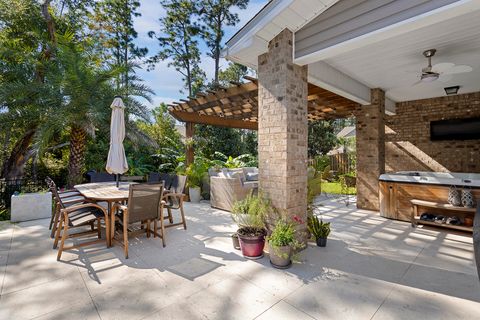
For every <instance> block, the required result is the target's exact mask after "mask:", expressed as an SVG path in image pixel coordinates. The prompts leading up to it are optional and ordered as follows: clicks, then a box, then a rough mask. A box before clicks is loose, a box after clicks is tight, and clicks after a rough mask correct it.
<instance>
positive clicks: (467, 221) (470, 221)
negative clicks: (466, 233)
mask: <svg viewBox="0 0 480 320" xmlns="http://www.w3.org/2000/svg"><path fill="white" fill-rule="evenodd" d="M463 224H464V225H465V226H466V227H471V226H473V218H471V217H466V218H465V219H464V221H463Z"/></svg>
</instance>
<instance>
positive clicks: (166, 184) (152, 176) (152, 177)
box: [147, 172, 172, 192]
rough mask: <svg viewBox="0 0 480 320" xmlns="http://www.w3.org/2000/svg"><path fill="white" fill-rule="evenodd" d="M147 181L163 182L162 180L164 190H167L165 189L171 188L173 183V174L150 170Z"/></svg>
mask: <svg viewBox="0 0 480 320" xmlns="http://www.w3.org/2000/svg"><path fill="white" fill-rule="evenodd" d="M147 181H148V182H149V183H154V182H157V183H161V182H163V190H164V192H165V190H169V189H170V185H171V184H172V175H170V174H168V173H157V172H150V173H149V174H148V179H147Z"/></svg>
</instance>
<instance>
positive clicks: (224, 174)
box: [209, 167, 258, 211]
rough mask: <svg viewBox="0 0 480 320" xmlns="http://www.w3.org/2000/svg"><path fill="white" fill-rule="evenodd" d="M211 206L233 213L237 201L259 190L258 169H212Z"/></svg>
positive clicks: (210, 172)
mask: <svg viewBox="0 0 480 320" xmlns="http://www.w3.org/2000/svg"><path fill="white" fill-rule="evenodd" d="M209 176H210V205H211V206H212V207H213V208H218V209H222V210H226V211H232V207H233V204H234V203H235V201H238V200H243V199H245V198H246V197H247V196H248V195H250V194H255V193H256V192H257V190H258V169H257V168H255V167H246V168H237V169H227V168H223V169H210V170H209Z"/></svg>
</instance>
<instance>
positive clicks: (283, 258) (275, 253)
mask: <svg viewBox="0 0 480 320" xmlns="http://www.w3.org/2000/svg"><path fill="white" fill-rule="evenodd" d="M269 251H270V263H271V264H272V266H273V267H275V268H278V269H287V268H290V266H291V265H292V251H293V250H292V247H291V246H283V247H275V246H272V245H270V248H269Z"/></svg>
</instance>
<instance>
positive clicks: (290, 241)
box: [268, 220, 296, 269]
mask: <svg viewBox="0 0 480 320" xmlns="http://www.w3.org/2000/svg"><path fill="white" fill-rule="evenodd" d="M268 245H269V249H270V250H269V251H270V263H271V264H272V266H274V267H275V268H279V269H286V268H289V267H290V266H291V265H292V254H293V251H294V247H295V246H296V240H295V228H294V226H293V225H292V224H291V223H287V222H285V221H284V220H280V221H278V222H277V223H276V224H275V228H274V229H273V231H272V234H271V235H270V236H268Z"/></svg>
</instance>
